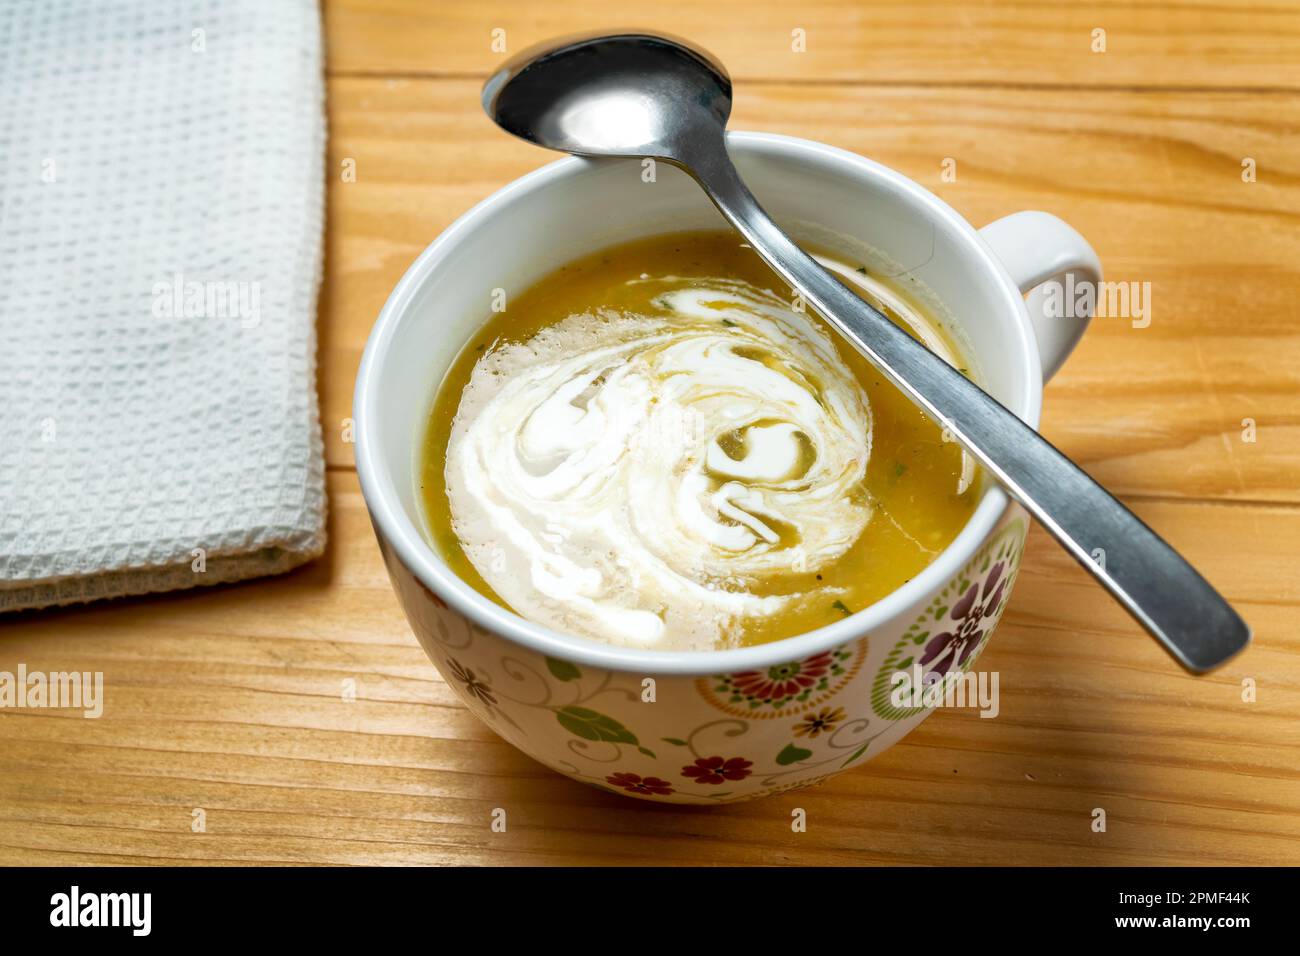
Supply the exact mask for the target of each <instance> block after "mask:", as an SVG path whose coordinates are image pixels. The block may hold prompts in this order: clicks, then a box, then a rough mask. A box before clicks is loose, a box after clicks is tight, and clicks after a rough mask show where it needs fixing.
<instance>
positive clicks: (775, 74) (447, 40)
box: [325, 0, 1300, 88]
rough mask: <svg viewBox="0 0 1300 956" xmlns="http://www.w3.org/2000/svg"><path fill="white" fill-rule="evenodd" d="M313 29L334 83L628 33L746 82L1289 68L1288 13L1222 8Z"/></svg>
mask: <svg viewBox="0 0 1300 956" xmlns="http://www.w3.org/2000/svg"><path fill="white" fill-rule="evenodd" d="M325 26H326V35H327V39H328V49H329V69H330V71H331V72H332V73H334V74H336V75H345V74H356V73H366V74H385V75H392V74H407V75H425V76H449V75H450V76H465V75H474V76H485V75H487V74H488V73H490V72H491V71H492V70H494V69H496V67H497V66H498V65H499V64H500V62H501V61H502V60H503V59H504V58H506V57H507V56H509V55H511V54H513V53H515V52H517V51H519V50H522V49H524V48H525V47H528V46H530V45H532V44H534V43H538V42H540V41H543V40H549V39H551V38H553V37H555V36H559V35H564V34H568V33H572V32H575V31H590V30H593V29H619V28H625V27H628V26H634V27H637V28H640V29H649V30H658V31H667V32H669V33H674V34H677V35H680V36H684V37H688V38H690V39H691V40H693V41H694V42H695V43H698V44H700V45H701V46H703V47H705V48H706V49H708V50H709V51H710V52H712V53H714V54H715V55H717V56H718V57H719V58H721V60H722V62H723V63H724V64H726V66H727V68H728V70H729V71H730V72H731V73H732V75H733V76H735V77H737V78H739V79H746V80H752V79H780V80H799V81H809V80H833V81H836V82H872V83H926V82H936V83H943V84H945V85H952V84H956V83H990V84H998V85H1004V84H1019V85H1026V84H1034V85H1042V84H1048V85H1052V84H1079V85H1088V86H1148V85H1164V86H1168V85H1174V86H1191V87H1207V86H1235V87H1245V86H1261V85H1263V86H1269V87H1276V86H1289V87H1292V88H1294V87H1295V86H1296V85H1297V80H1298V77H1297V64H1300V10H1297V9H1296V7H1295V6H1294V5H1291V4H1285V3H1274V4H1249V5H1246V4H1241V5H1235V4H1223V3H1222V2H1221V0H1194V2H1187V0H1161V2H1155V3H1152V2H1116V3H1108V4H1105V5H1098V4H1071V3H1061V2H1059V0H1024V2H1019V3H1014V4H1008V3H995V2H985V3H963V4H954V3H952V2H950V0H885V2H864V0H812V2H801V3H799V4H762V3H760V4H756V3H752V2H750V0H715V2H712V3H707V4H706V3H697V2H693V0H655V2H654V3H639V4H635V5H633V6H627V5H621V6H619V7H618V9H617V10H616V11H612V10H611V8H610V5H609V4H608V3H603V2H600V0H565V2H563V3H538V2H536V0H484V2H475V3H456V2H441V3H429V2H428V0H379V2H376V0H326V3H325ZM1096 29H1102V30H1105V31H1106V35H1105V51H1104V52H1094V51H1093V46H1094V36H1093V31H1094V30H1096ZM494 30H502V31H504V41H505V51H504V53H503V52H501V44H500V42H497V44H496V46H495V47H494V45H493V44H494V39H497V40H499V39H500V37H501V35H500V34H494V33H493V31H494ZM796 30H802V31H803V41H804V42H803V51H802V52H797V51H796V46H797V44H796V40H797V37H796V35H795V33H794V31H796Z"/></svg>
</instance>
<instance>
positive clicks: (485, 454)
mask: <svg viewBox="0 0 1300 956" xmlns="http://www.w3.org/2000/svg"><path fill="white" fill-rule="evenodd" d="M641 281H649V282H653V283H657V284H659V285H661V286H662V289H661V290H658V289H656V290H651V291H656V292H658V294H657V295H656V296H655V297H654V298H653V299H652V308H650V309H648V310H646V312H645V313H642V314H627V313H622V312H617V313H616V312H608V311H606V312H598V313H594V314H580V315H572V316H569V317H568V318H566V319H564V320H563V321H561V322H559V323H557V324H555V325H553V326H549V327H547V328H545V329H543V330H542V331H541V332H539V333H538V334H536V335H535V336H533V337H532V338H531V339H529V340H528V341H527V342H524V343H512V344H506V345H503V346H500V347H498V348H496V349H493V350H492V351H490V352H489V353H487V354H486V355H484V356H483V357H481V358H480V359H479V360H478V362H477V364H476V365H475V368H474V370H473V372H472V374H471V378H470V382H469V384H468V386H467V387H466V388H465V391H464V393H463V395H462V398H461V404H460V407H459V410H458V412H457V415H456V419H455V422H454V423H453V426H452V432H451V439H450V442H449V445H448V451H447V468H446V478H447V493H448V497H449V501H450V504H451V513H452V523H453V528H454V530H455V532H456V535H457V537H458V538H459V539H460V541H461V544H462V546H463V547H464V549H465V552H466V554H467V555H468V556H469V558H470V560H471V562H472V563H473V564H474V566H475V567H476V568H477V569H478V571H479V572H480V573H481V574H482V575H483V578H484V579H485V580H486V581H487V582H488V584H490V585H491V586H492V587H493V588H494V589H495V590H496V591H497V593H498V594H500V595H501V597H502V598H503V599H505V600H506V601H507V602H508V603H509V604H510V605H511V606H512V607H513V608H514V609H515V610H516V611H517V612H518V613H520V614H522V615H523V616H525V617H528V618H530V619H532V620H535V621H537V622H539V623H542V624H546V625H548V626H551V627H554V628H557V629H560V630H565V631H569V632H574V633H579V634H583V635H586V636H589V637H592V638H595V639H597V640H604V641H607V642H610V643H619V644H629V645H635V646H654V647H661V648H677V649H708V648H715V647H722V646H727V645H728V644H731V643H734V642H735V640H736V638H737V636H738V634H739V632H740V629H742V628H743V626H744V623H745V620H746V619H747V618H752V617H753V616H767V615H772V614H776V613H778V612H780V611H781V610H782V609H783V608H785V607H787V606H789V605H790V604H791V602H796V601H804V600H807V599H808V598H809V597H810V594H811V592H808V591H805V592H802V593H783V592H782V591H781V588H780V586H779V584H780V579H781V578H782V577H783V576H787V575H790V574H792V573H796V574H799V575H800V576H801V579H802V575H804V574H807V575H809V576H811V575H812V574H813V573H814V572H815V571H816V570H817V568H819V567H821V566H823V565H825V564H827V563H828V562H831V561H834V560H835V559H836V558H838V557H839V556H840V555H842V554H843V553H844V552H845V551H847V550H848V548H849V547H850V546H851V545H852V544H853V542H854V541H855V540H856V539H857V538H858V536H859V535H860V534H861V533H862V530H863V529H864V527H865V526H866V524H867V522H868V521H869V519H870V517H871V509H870V506H869V505H868V504H867V502H866V501H865V500H863V498H862V496H861V495H860V494H857V493H856V489H858V488H859V487H860V483H861V481H862V478H863V475H864V474H865V471H866V465H867V459H868V456H869V454H870V447H871V414H870V410H869V408H868V407H867V404H866V399H865V396H864V395H863V393H862V390H861V389H860V387H859V386H858V384H857V382H856V381H855V379H854V378H853V375H852V373H851V372H850V371H849V369H848V368H847V366H845V364H844V363H843V361H842V360H841V358H840V356H839V355H838V353H837V352H836V349H835V346H834V344H833V342H832V341H831V339H830V338H829V335H828V334H827V332H825V331H824V330H823V329H822V328H821V327H820V326H818V325H817V324H816V323H814V322H813V321H811V320H810V319H809V317H808V316H807V315H805V314H802V313H800V312H797V311H795V310H793V309H792V308H790V306H789V305H788V304H786V303H785V302H783V301H782V300H780V299H779V298H777V297H775V296H774V295H772V294H771V293H768V292H764V291H760V290H758V289H756V288H754V287H752V286H750V285H748V284H745V283H742V282H738V281H734V280H728V279H709V280H701V279H690V280H686V279H676V278H672V277H669V278H665V279H654V280H641ZM774 584H775V585H776V586H774Z"/></svg>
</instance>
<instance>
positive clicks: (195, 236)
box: [0, 0, 325, 610]
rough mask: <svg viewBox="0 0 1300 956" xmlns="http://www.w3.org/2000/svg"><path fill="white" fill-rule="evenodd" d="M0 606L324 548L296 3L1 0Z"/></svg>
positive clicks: (302, 42) (312, 53)
mask: <svg viewBox="0 0 1300 956" xmlns="http://www.w3.org/2000/svg"><path fill="white" fill-rule="evenodd" d="M0 90H3V92H4V95H3V96H0V610H15V609H20V608H30V607H41V606H46V605H53V604H66V603H69V602H75V601H87V600H92V599H96V598H104V597H114V596H119V595H124V594H138V593H143V592H148V591H162V590H169V589H173V588H183V587H192V586H194V585H199V584H215V583H218V582H224V581H233V580H238V579H241V578H248V577H252V576H254V575H261V574H271V573H275V572H280V571H285V570H288V569H289V568H291V567H293V566H295V565H297V564H300V563H302V562H303V561H306V560H308V559H310V558H312V557H315V556H316V555H318V554H320V552H321V550H322V549H323V547H324V541H325V538H324V535H325V532H324V523H325V491H324V474H325V469H324V462H323V456H322V449H321V433H320V419H319V414H318V411H317V405H316V392H315V362H316V359H315V353H316V337H315V307H316V296H317V289H318V286H319V282H320V271H321V225H322V216H323V209H322V202H323V200H322V193H323V186H324V175H323V163H324V156H323V149H324V139H325V124H324V115H323V95H324V94H323V78H322V72H321V38H320V22H319V16H318V12H317V9H316V4H315V0H115V2H112V3H106V2H104V0H24V2H17V3H4V4H0Z"/></svg>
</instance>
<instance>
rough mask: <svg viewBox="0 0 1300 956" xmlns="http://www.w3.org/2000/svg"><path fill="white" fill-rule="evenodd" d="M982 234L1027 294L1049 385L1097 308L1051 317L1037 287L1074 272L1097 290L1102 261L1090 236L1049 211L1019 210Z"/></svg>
mask: <svg viewBox="0 0 1300 956" xmlns="http://www.w3.org/2000/svg"><path fill="white" fill-rule="evenodd" d="M979 232H980V235H981V236H983V237H984V241H985V242H987V243H988V244H989V246H990V247H991V248H992V249H993V254H994V255H995V256H997V258H998V260H999V261H1000V262H1001V263H1002V264H1003V265H1004V266H1005V267H1006V270H1007V272H1009V273H1010V274H1011V281H1012V282H1014V283H1015V284H1016V286H1017V288H1019V289H1020V292H1021V294H1023V295H1025V296H1027V300H1026V302H1025V307H1026V309H1027V310H1028V311H1029V321H1030V323H1031V324H1032V325H1033V327H1034V338H1035V339H1037V341H1038V354H1039V356H1040V357H1041V359H1042V364H1043V384H1044V385H1046V384H1047V381H1048V380H1049V379H1050V378H1051V377H1052V376H1053V375H1055V374H1056V372H1057V369H1059V368H1060V367H1061V365H1062V364H1063V363H1064V362H1065V360H1066V358H1067V357H1069V354H1070V352H1071V351H1073V349H1074V347H1075V345H1077V344H1078V342H1079V338H1080V336H1082V335H1083V331H1084V329H1086V328H1087V327H1088V320H1089V319H1091V318H1092V312H1093V309H1092V308H1089V309H1088V312H1087V314H1086V315H1081V316H1074V315H1068V316H1067V317H1059V316H1056V315H1051V314H1049V313H1048V311H1047V309H1046V305H1047V296H1046V295H1045V293H1044V292H1043V290H1041V289H1039V286H1041V285H1042V284H1043V283H1044V282H1047V281H1048V280H1050V279H1055V280H1056V281H1058V282H1062V283H1064V282H1066V281H1067V280H1066V275H1067V274H1069V273H1073V274H1074V281H1075V282H1091V283H1093V286H1094V289H1095V288H1096V286H1097V285H1098V284H1100V282H1101V260H1100V259H1099V258H1097V253H1096V251H1095V250H1094V249H1093V248H1092V246H1090V245H1089V244H1088V240H1087V239H1085V238H1083V236H1081V235H1079V233H1078V232H1077V231H1076V230H1075V229H1074V228H1073V227H1072V226H1070V225H1069V224H1068V223H1066V222H1064V221H1063V220H1061V219H1058V218H1057V217H1056V216H1053V215H1052V214H1051V213H1046V212H1036V211H1031V212H1015V213H1012V214H1011V215H1009V216H1003V217H1002V218H1001V219H997V220H995V221H993V222H991V223H989V224H988V225H987V226H985V227H984V228H983V229H981V230H980V231H979ZM1067 289H1068V287H1067ZM1067 298H1068V297H1067ZM1062 301H1066V300H1065V299H1063V300H1062ZM1093 301H1095V296H1094V299H1093ZM1066 311H1067V312H1073V309H1067V310H1066Z"/></svg>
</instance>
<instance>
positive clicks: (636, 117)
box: [483, 33, 1250, 673]
mask: <svg viewBox="0 0 1300 956" xmlns="http://www.w3.org/2000/svg"><path fill="white" fill-rule="evenodd" d="M483 106H484V109H486V110H487V113H488V115H489V116H491V117H492V119H493V120H494V121H495V122H496V123H497V124H498V125H499V126H501V127H502V128H503V129H505V130H506V131H507V132H510V133H513V134H514V135H516V136H519V137H521V138H523V139H526V140H528V141H529V142H533V143H536V144H538V145H539V146H546V147H548V148H550V149H557V150H562V151H563V152H567V153H576V154H578V155H582V156H624V157H636V158H646V157H650V158H654V159H661V160H664V161H666V162H669V163H672V164H673V165H676V166H679V167H681V168H682V169H683V170H685V171H686V172H687V173H689V174H690V175H691V176H693V177H694V178H695V180H696V181H697V182H698V183H699V184H700V186H701V187H703V189H704V191H705V192H706V193H708V195H709V198H710V199H712V200H713V203H714V205H716V206H717V207H718V209H719V210H720V211H721V212H722V214H723V216H725V217H726V218H727V219H728V220H730V222H731V224H732V225H733V226H735V227H736V229H737V230H739V231H740V234H741V235H742V236H744V237H745V239H746V241H748V243H749V244H750V245H751V246H753V248H754V250H755V251H756V252H757V253H758V254H759V255H760V256H761V257H762V258H763V259H764V261H766V262H767V264H768V265H769V266H770V267H771V268H772V269H773V271H775V272H776V273H777V275H779V276H780V277H781V278H782V279H784V280H785V281H786V282H787V283H788V284H789V285H790V287H791V288H792V289H794V290H795V291H796V292H798V293H799V294H800V295H801V296H802V297H803V299H804V300H805V301H806V302H807V303H808V304H809V305H811V306H812V307H813V308H814V309H816V310H817V312H818V313H820V314H821V315H822V316H824V317H825V318H826V320H827V321H828V322H830V323H831V325H832V326H834V327H835V328H836V329H837V330H838V331H839V333H840V334H841V335H843V336H844V338H846V339H847V340H848V341H849V342H850V343H852V345H853V346H854V348H856V349H857V350H858V351H859V352H861V353H862V354H863V355H864V356H866V357H867V358H868V359H869V360H870V361H871V362H872V363H873V364H874V365H875V366H876V367H877V368H879V369H880V371H881V372H883V373H884V374H885V375H886V376H888V378H889V380H890V381H891V382H893V383H894V384H895V385H896V386H898V387H899V388H901V389H902V390H903V392H904V393H906V394H907V395H908V397H910V398H911V399H912V401H914V402H915V403H916V404H917V405H919V406H920V407H921V408H923V409H924V410H925V411H926V412H927V413H928V414H929V415H930V416H932V417H933V418H934V419H936V420H938V421H939V422H941V423H943V424H944V425H945V426H946V427H947V428H948V429H949V430H950V432H951V433H952V434H953V435H954V436H955V437H956V438H957V440H958V441H960V442H961V443H962V445H964V446H965V447H966V448H967V449H968V450H969V451H970V452H971V454H973V455H974V456H975V457H976V458H977V459H978V460H979V461H980V462H982V463H983V464H984V467H985V468H987V469H988V470H989V472H991V473H992V474H993V476H994V477H995V478H996V479H997V480H998V481H999V482H1000V483H1001V484H1002V486H1003V487H1004V488H1006V490H1007V492H1008V493H1009V494H1010V495H1011V496H1012V497H1013V498H1015V499H1016V500H1017V501H1019V502H1020V503H1021V504H1022V505H1024V506H1025V508H1026V509H1028V511H1029V512H1030V513H1031V514H1032V515H1033V516H1034V517H1035V518H1037V519H1038V521H1039V522H1041V523H1042V524H1043V526H1044V527H1045V528H1047V530H1048V531H1049V532H1051V534H1052V535H1053V536H1054V537H1055V538H1056V540H1057V541H1059V542H1060V543H1061V544H1062V545H1063V546H1064V547H1065V549H1066V550H1067V551H1069V552H1070V554H1072V555H1073V556H1074V557H1075V558H1076V559H1077V560H1078V561H1079V563H1080V564H1082V565H1083V566H1084V567H1085V568H1087V569H1088V570H1089V571H1090V572H1091V573H1092V574H1093V576H1095V577H1096V578H1097V580H1099V581H1100V582H1101V583H1102V584H1103V585H1104V586H1105V587H1106V589H1107V590H1108V591H1110V593H1111V594H1112V595H1114V597H1115V598H1116V599H1117V600H1118V601H1119V602H1120V604H1122V605H1123V606H1124V607H1125V608H1126V609H1127V610H1128V611H1129V613H1131V614H1132V615H1133V617H1135V618H1136V619H1137V621H1138V622H1139V623H1140V624H1141V625H1142V626H1143V627H1145V628H1146V629H1147V630H1148V631H1150V632H1151V635H1152V636H1153V637H1155V639H1156V640H1158V641H1159V642H1160V643H1161V644H1162V645H1164V647H1165V649H1166V650H1168V651H1169V652H1170V653H1171V654H1172V655H1173V656H1174V657H1175V658H1176V659H1177V660H1178V661H1179V663H1181V664H1182V665H1183V666H1184V667H1186V668H1187V669H1188V670H1190V671H1193V672H1196V673H1201V672H1204V671H1207V670H1209V669H1211V668H1213V667H1216V666H1218V665H1219V664H1222V663H1223V662H1224V661H1226V660H1227V659H1228V658H1230V657H1232V656H1233V655H1234V654H1236V653H1237V652H1238V651H1240V650H1241V649H1242V648H1243V647H1245V646H1246V644H1247V643H1249V641H1250V628H1249V627H1248V626H1247V625H1246V622H1245V621H1243V620H1242V619H1241V617H1240V616H1239V615H1238V614H1237V612H1236V611H1234V610H1233V609H1232V607H1230V606H1229V605H1228V602H1227V601H1225V600H1224V599H1223V597H1222V596H1221V595H1219V593H1218V592H1217V591H1215V590H1214V588H1212V587H1211V586H1210V585H1209V584H1208V583H1207V582H1206V581H1205V579H1204V578H1202V577H1201V576H1200V575H1199V574H1198V573H1197V572H1196V570H1195V569H1194V568H1193V567H1192V566H1191V565H1190V564H1188V563H1187V562H1186V561H1185V560H1184V559H1183V558H1182V557H1181V556H1180V555H1179V554H1178V553H1177V552H1175V551H1174V550H1173V549H1172V548H1171V547H1170V546H1169V545H1168V544H1166V543H1165V542H1164V541H1163V540H1162V539H1161V538H1160V537H1159V536H1157V535H1156V534H1155V532H1153V531H1152V530H1151V529H1150V528H1148V527H1147V526H1146V525H1145V524H1143V523H1142V522H1141V521H1140V520H1139V519H1138V518H1137V516H1136V515H1134V514H1133V513H1132V512H1131V511H1129V510H1128V509H1127V508H1125V507H1124V506H1123V505H1122V504H1120V503H1119V502H1118V501H1116V500H1115V498H1113V497H1112V496H1111V495H1110V494H1109V493H1107V492H1106V490H1105V489H1103V488H1102V487H1101V486H1100V485H1098V484H1097V483H1096V482H1095V481H1093V480H1092V479H1091V478H1089V477H1088V476H1087V475H1086V474H1084V472H1083V471H1082V470H1081V469H1080V468H1079V467H1078V466H1077V465H1075V464H1074V463H1073V462H1071V461H1070V460H1069V459H1068V458H1066V457H1065V456H1064V455H1062V454H1061V453H1060V452H1059V451H1057V450H1056V449H1055V448H1053V447H1052V445H1050V444H1049V443H1048V442H1047V441H1046V440H1044V439H1043V438H1042V437H1041V436H1040V435H1039V434H1038V433H1037V432H1035V431H1034V430H1033V429H1032V428H1030V427H1029V426H1027V425H1026V424H1025V423H1024V422H1022V421H1021V420H1020V419H1019V418H1017V417H1016V416H1015V415H1014V414H1012V413H1011V412H1010V411H1008V410H1007V409H1006V408H1004V407H1003V406H1002V405H1000V404H999V403H998V402H997V400H996V399H994V398H993V397H991V396H990V395H988V394H987V393H986V392H984V391H983V390H981V389H980V388H979V387H978V386H977V385H975V384H973V383H972V382H970V381H969V380H968V379H966V378H965V377H963V376H962V375H961V374H960V373H958V372H957V371H956V370H955V369H953V368H952V367H950V366H949V365H948V364H947V363H945V362H944V361H943V360H941V359H939V358H938V357H937V356H935V355H934V354H933V353H931V352H930V351H929V350H928V349H926V348H925V347H924V346H923V345H921V344H919V343H918V342H916V341H915V340H913V339H912V338H911V337H910V336H909V335H908V334H907V333H905V332H904V331H902V330H901V329H900V328H898V326H896V325H894V324H893V323H892V322H890V321H889V320H888V319H887V318H885V317H884V316H883V315H882V314H881V313H880V312H879V311H877V310H876V309H874V308H872V306H870V305H869V304H867V303H866V302H864V301H863V300H862V299H861V298H859V297H858V296H857V295H855V294H854V293H852V292H850V291H849V290H848V289H847V288H846V287H845V286H843V285H841V284H840V283H839V282H838V281H837V280H836V279H835V278H833V277H832V276H831V275H830V273H828V272H826V271H825V270H824V269H823V268H822V267H821V266H820V265H818V264H817V263H816V262H815V261H814V260H813V259H811V258H810V257H809V256H808V255H807V254H805V253H804V252H803V251H802V250H801V249H800V248H799V247H798V246H796V245H795V244H794V243H793V242H792V241H791V240H790V238H789V237H788V236H786V234H785V233H784V232H782V231H781V230H780V229H779V228H778V227H777V225H776V224H775V223H774V222H773V221H772V220H771V218H769V217H768V215H767V213H766V212H764V211H763V209H762V207H760V206H759V204H758V202H757V201H756V200H755V199H754V197H753V195H752V194H751V193H750V192H749V190H748V189H747V188H745V184H744V183H743V182H742V181H741V179H740V176H739V174H738V173H737V172H736V169H735V167H734V166H733V165H732V163H731V158H730V157H729V156H728V155H727V146H726V137H725V130H726V125H727V117H728V116H729V115H730V113H731V80H730V78H729V77H728V76H727V72H726V70H725V69H723V67H722V66H721V64H719V63H718V62H717V61H715V60H714V59H713V58H712V57H711V56H709V54H707V53H705V52H704V51H702V50H699V49H696V48H694V47H692V46H690V45H688V44H687V43H685V42H684V41H682V40H678V39H674V38H670V37H664V36H655V35H651V34H642V33H628V34H620V35H614V36H587V37H575V38H569V39H564V40H557V41H553V42H551V43H548V44H545V45H543V46H540V47H534V48H533V49H531V50H528V51H526V52H524V53H522V54H520V55H519V56H517V57H515V58H514V59H512V60H511V61H510V62H509V63H507V64H506V65H505V66H504V67H502V69H501V70H500V71H498V72H497V73H496V75H494V76H493V77H492V78H491V79H490V80H488V82H487V84H486V85H485V86H484V88H483ZM1099 548H1100V549H1102V552H1101V553H1103V554H1104V555H1105V561H1104V563H1102V562H1098V561H1094V560H1093V559H1092V557H1091V556H1092V554H1093V553H1094V551H1095V550H1096V549H1099Z"/></svg>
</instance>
